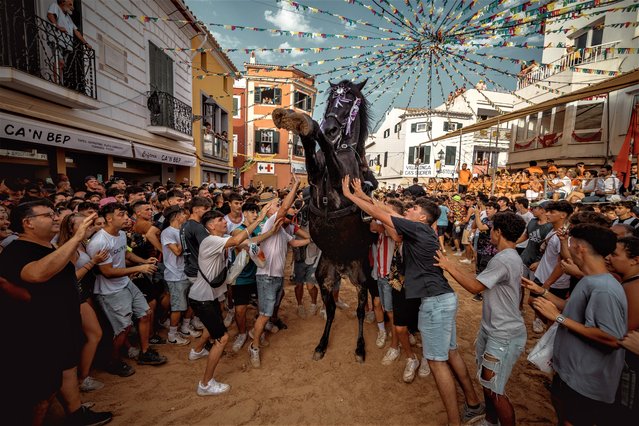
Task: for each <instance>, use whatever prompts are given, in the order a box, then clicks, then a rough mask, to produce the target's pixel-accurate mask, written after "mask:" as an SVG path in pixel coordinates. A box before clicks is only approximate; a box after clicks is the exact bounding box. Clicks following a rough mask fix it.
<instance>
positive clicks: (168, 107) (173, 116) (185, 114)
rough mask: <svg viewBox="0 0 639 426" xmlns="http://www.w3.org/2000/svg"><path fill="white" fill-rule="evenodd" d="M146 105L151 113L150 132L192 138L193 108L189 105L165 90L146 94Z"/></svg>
mask: <svg viewBox="0 0 639 426" xmlns="http://www.w3.org/2000/svg"><path fill="white" fill-rule="evenodd" d="M146 105H147V107H148V108H149V112H150V113H151V114H150V115H151V117H150V118H151V125H150V126H147V128H146V130H147V131H149V132H150V133H153V134H156V135H160V136H165V137H167V138H170V139H175V140H189V141H190V140H193V139H192V136H193V110H192V109H191V106H190V105H187V104H186V103H184V102H182V101H181V100H179V99H176V98H174V97H173V96H172V95H170V94H169V93H166V92H159V91H153V92H150V93H149V94H148V98H147V102H146Z"/></svg>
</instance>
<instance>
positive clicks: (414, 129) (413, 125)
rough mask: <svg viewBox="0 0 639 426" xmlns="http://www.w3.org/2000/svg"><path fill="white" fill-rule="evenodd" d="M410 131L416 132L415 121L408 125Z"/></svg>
mask: <svg viewBox="0 0 639 426" xmlns="http://www.w3.org/2000/svg"><path fill="white" fill-rule="evenodd" d="M410 132H411V133H415V132H417V123H413V124H411V125H410Z"/></svg>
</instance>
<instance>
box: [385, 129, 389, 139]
mask: <svg viewBox="0 0 639 426" xmlns="http://www.w3.org/2000/svg"><path fill="white" fill-rule="evenodd" d="M389 136H390V129H386V130H384V139H386V138H387V137H389Z"/></svg>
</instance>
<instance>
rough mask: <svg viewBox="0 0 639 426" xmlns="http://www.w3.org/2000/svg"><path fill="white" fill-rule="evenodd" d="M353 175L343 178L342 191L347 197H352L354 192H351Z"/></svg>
mask: <svg viewBox="0 0 639 426" xmlns="http://www.w3.org/2000/svg"><path fill="white" fill-rule="evenodd" d="M350 185H351V177H350V176H349V175H346V176H344V178H343V179H342V193H343V194H344V196H345V197H346V198H351V197H352V196H353V194H352V193H351V188H350Z"/></svg>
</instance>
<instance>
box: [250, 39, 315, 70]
mask: <svg viewBox="0 0 639 426" xmlns="http://www.w3.org/2000/svg"><path fill="white" fill-rule="evenodd" d="M291 47H292V46H291V45H290V44H289V43H288V42H284V43H282V44H280V45H279V46H278V49H290V48H291ZM305 54H306V53H305V52H284V53H280V52H255V55H256V56H257V58H258V62H262V63H267V64H277V65H280V64H283V65H284V64H287V63H289V62H290V61H291V58H297V57H299V56H303V55H305Z"/></svg>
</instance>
